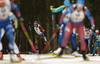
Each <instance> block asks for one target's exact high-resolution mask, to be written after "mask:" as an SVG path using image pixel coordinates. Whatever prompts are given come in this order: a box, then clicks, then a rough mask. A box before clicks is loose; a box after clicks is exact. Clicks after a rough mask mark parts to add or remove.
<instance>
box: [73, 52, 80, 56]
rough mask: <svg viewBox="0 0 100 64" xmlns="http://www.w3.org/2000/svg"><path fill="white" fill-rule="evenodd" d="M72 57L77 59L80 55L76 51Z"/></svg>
mask: <svg viewBox="0 0 100 64" xmlns="http://www.w3.org/2000/svg"><path fill="white" fill-rule="evenodd" d="M72 55H73V56H75V57H80V54H79V53H78V52H77V51H74V52H73V53H72Z"/></svg>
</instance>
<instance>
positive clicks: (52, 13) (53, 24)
mask: <svg viewBox="0 0 100 64" xmlns="http://www.w3.org/2000/svg"><path fill="white" fill-rule="evenodd" d="M52 29H53V35H54V33H55V28H54V15H53V12H52ZM54 40H55V37H54Z"/></svg>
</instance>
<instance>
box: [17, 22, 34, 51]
mask: <svg viewBox="0 0 100 64" xmlns="http://www.w3.org/2000/svg"><path fill="white" fill-rule="evenodd" d="M19 23H20V25H21V28H22V30H23V32H24V34H25V36H26V37H27V39H28V41H29V43H30V45H31V47H32V49H33V51H34V52H36V48H35V46H34V44H33V42H32V40H31V39H30V37H29V35H28V33H27V31H26V29H25V27H24V25H23V23H22V21H19Z"/></svg>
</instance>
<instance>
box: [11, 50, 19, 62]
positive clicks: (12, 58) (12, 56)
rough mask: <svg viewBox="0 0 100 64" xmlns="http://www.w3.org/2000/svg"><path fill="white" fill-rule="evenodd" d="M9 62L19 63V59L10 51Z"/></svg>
mask: <svg viewBox="0 0 100 64" xmlns="http://www.w3.org/2000/svg"><path fill="white" fill-rule="evenodd" d="M10 60H11V62H12V63H19V62H20V59H19V58H17V56H16V55H15V54H14V51H12V50H11V51H10Z"/></svg>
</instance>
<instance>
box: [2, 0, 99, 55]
mask: <svg viewBox="0 0 100 64" xmlns="http://www.w3.org/2000/svg"><path fill="white" fill-rule="evenodd" d="M63 1H64V0H15V1H14V2H15V3H16V4H17V5H18V7H19V9H20V12H21V14H22V17H23V18H24V25H25V27H26V30H27V31H28V33H29V34H30V31H29V22H30V24H31V26H32V25H33V22H34V21H38V22H40V24H41V26H42V27H43V28H44V29H45V36H46V37H47V39H48V40H49V39H50V38H51V37H52V35H53V31H52V15H51V10H50V5H53V6H54V8H56V7H59V6H61V5H63ZM73 1H74V3H76V0H73ZM70 2H72V0H70ZM85 5H86V6H87V7H88V9H89V10H90V12H91V14H92V16H93V17H94V20H95V25H96V29H99V30H100V1H99V0H85ZM61 14H62V12H59V13H55V14H54V25H55V31H56V30H57V27H56V25H57V24H58V22H59V19H60V16H61ZM84 21H85V22H84V24H85V26H89V27H90V21H89V20H88V19H87V17H86V18H85V20H84ZM31 31H32V40H33V43H34V44H36V43H37V42H36V36H37V34H36V33H35V31H34V29H32V30H31ZM57 38H58V34H57V36H56V37H55V40H54V41H52V42H51V46H52V50H53V51H54V50H56V49H57V47H58V46H57ZM40 40H41V39H40ZM2 42H3V52H4V53H7V51H8V39H7V37H6V35H5V36H4V37H3V39H2ZM77 42H78V39H77ZM38 43H44V42H42V41H40V42H38ZM16 44H17V45H18V47H19V50H20V52H21V53H25V54H26V53H29V52H33V51H32V48H31V46H30V44H29V42H28V40H27V38H26V36H25V35H24V32H23V31H22V29H21V27H20V25H19V28H18V29H17V36H16ZM68 45H69V47H71V43H70V39H69V43H68ZM41 48H44V47H41ZM48 50H49V49H47V50H46V52H49V51H48Z"/></svg>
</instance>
